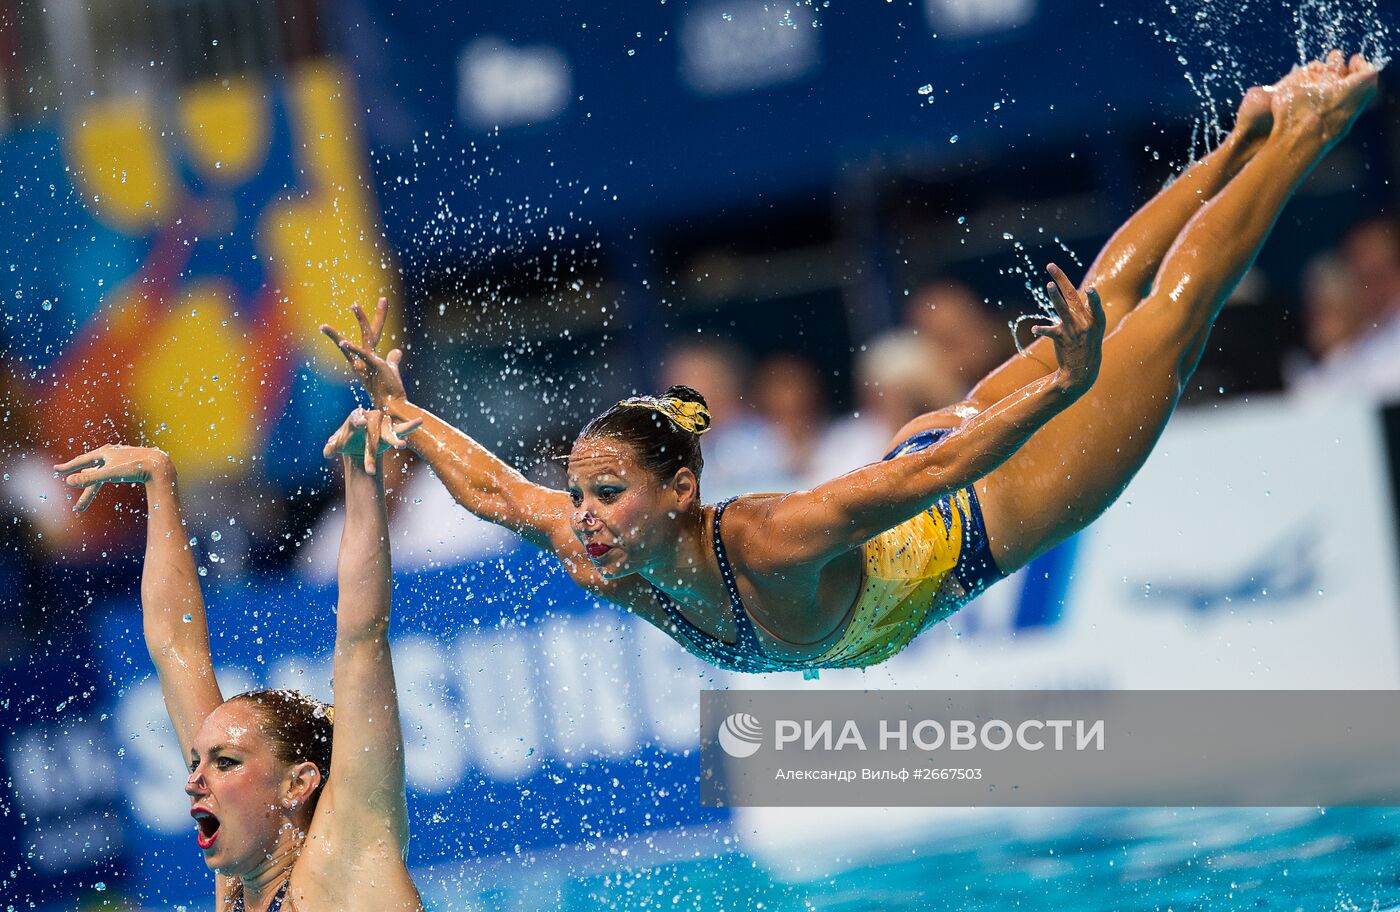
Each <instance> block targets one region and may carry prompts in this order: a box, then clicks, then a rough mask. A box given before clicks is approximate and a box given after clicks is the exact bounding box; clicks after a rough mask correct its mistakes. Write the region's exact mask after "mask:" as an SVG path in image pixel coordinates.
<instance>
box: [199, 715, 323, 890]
mask: <svg viewBox="0 0 1400 912" xmlns="http://www.w3.org/2000/svg"><path fill="white" fill-rule="evenodd" d="M332 714H333V710H332V708H331V707H330V706H327V705H326V704H324V703H321V702H320V701H318V700H314V699H312V698H311V697H308V696H306V695H304V694H300V693H297V692H296V691H294V690H257V691H250V692H249V693H244V694H239V695H238V696H236V697H232V698H230V699H229V700H227V701H225V702H224V703H223V704H222V705H221V706H220V707H219V708H218V709H216V710H214V711H213V712H212V713H210V714H209V715H208V716H207V717H206V718H205V720H204V724H203V725H201V726H200V729H199V731H198V732H197V733H196V734H195V737H194V740H193V741H192V742H191V743H190V756H189V757H186V758H185V759H186V762H187V763H188V765H189V770H190V775H189V778H188V779H187V780H186V781H185V793H186V794H187V795H189V796H190V816H192V817H194V819H195V824H196V826H197V827H198V831H197V834H196V839H197V841H198V844H199V847H200V849H202V850H203V851H204V862H205V864H207V865H208V866H209V867H211V868H213V869H215V870H217V871H218V872H219V873H221V874H226V875H230V876H239V875H247V874H249V873H251V872H254V871H256V870H257V869H258V868H259V867H260V866H262V865H264V864H266V863H267V862H268V860H269V859H271V858H273V857H275V856H276V855H278V854H279V853H280V852H281V851H282V850H284V848H288V847H292V846H294V845H295V844H296V843H297V842H298V838H299V836H300V835H302V834H304V833H305V832H306V829H307V828H308V827H309V826H310V825H311V816H312V814H313V813H314V812H315V810H316V801H317V799H319V798H320V796H321V790H322V789H323V788H324V787H325V784H326V777H327V776H328V775H329V774H330V768H331V732H332V727H331V723H332V718H333V715H332Z"/></svg>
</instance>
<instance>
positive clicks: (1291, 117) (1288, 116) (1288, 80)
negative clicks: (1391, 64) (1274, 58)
mask: <svg viewBox="0 0 1400 912" xmlns="http://www.w3.org/2000/svg"><path fill="white" fill-rule="evenodd" d="M1378 81H1379V72H1378V71H1377V70H1376V68H1375V66H1373V65H1372V64H1371V62H1370V61H1368V60H1367V59H1366V58H1365V57H1363V56H1362V55H1360V54H1356V55H1353V56H1352V58H1351V59H1350V60H1345V59H1344V58H1343V56H1342V53H1341V52H1340V51H1333V52H1331V53H1330V54H1328V55H1327V59H1326V60H1314V61H1312V62H1310V63H1309V64H1308V65H1307V66H1304V67H1298V68H1296V69H1294V70H1293V72H1291V73H1289V74H1288V75H1287V76H1285V77H1284V78H1282V79H1280V80H1279V81H1278V82H1277V83H1275V84H1274V86H1273V87H1272V88H1273V91H1272V92H1271V93H1270V97H1271V99H1272V109H1273V116H1274V120H1275V122H1276V123H1279V124H1284V125H1287V126H1289V127H1290V128H1291V129H1296V130H1303V131H1309V132H1315V133H1316V135H1317V136H1318V138H1319V139H1321V140H1322V143H1323V150H1324V151H1325V150H1326V149H1329V148H1331V147H1332V146H1333V145H1335V144H1336V143H1337V142H1338V141H1340V140H1341V139H1342V137H1344V136H1346V134H1347V133H1348V132H1349V131H1350V130H1351V125H1352V123H1353V122H1354V121H1355V120H1356V117H1357V115H1358V114H1360V113H1361V111H1362V110H1363V109H1365V107H1366V105H1367V104H1368V103H1369V102H1370V101H1371V99H1372V98H1374V97H1375V95H1376V88H1377V83H1378Z"/></svg>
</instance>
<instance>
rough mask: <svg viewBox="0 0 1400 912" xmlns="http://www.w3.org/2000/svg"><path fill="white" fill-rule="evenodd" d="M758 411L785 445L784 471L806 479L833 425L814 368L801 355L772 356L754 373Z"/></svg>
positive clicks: (797, 477) (794, 476)
mask: <svg viewBox="0 0 1400 912" xmlns="http://www.w3.org/2000/svg"><path fill="white" fill-rule="evenodd" d="M753 385H754V390H755V399H756V402H757V404H758V410H759V412H760V413H761V414H762V415H763V417H764V418H765V419H766V420H767V421H768V423H769V425H771V426H772V428H773V430H774V431H775V432H776V433H777V435H778V437H780V438H781V439H782V442H783V467H784V470H785V471H786V472H787V473H788V474H789V475H790V476H792V477H793V478H794V479H805V478H806V477H807V475H808V473H809V471H810V469H811V467H812V463H813V461H814V460H815V459H816V457H817V451H818V450H819V449H820V448H821V446H822V444H823V440H824V438H825V436H826V431H827V428H828V427H829V425H830V424H831V418H830V415H829V414H828V409H827V404H826V392H825V390H824V389H823V388H822V378H821V374H820V372H818V370H817V368H816V366H815V365H813V364H812V362H810V361H808V360H807V359H805V358H803V357H802V356H800V355H794V354H779V355H773V356H772V357H770V358H768V359H767V360H766V361H764V362H763V363H762V364H760V365H759V366H758V369H757V370H755V371H754V384H753Z"/></svg>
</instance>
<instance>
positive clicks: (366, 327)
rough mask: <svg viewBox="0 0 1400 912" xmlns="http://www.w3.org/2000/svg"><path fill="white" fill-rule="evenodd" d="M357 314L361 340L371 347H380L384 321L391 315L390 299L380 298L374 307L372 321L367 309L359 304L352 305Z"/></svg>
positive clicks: (352, 309)
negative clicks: (368, 316) (366, 314)
mask: <svg viewBox="0 0 1400 912" xmlns="http://www.w3.org/2000/svg"><path fill="white" fill-rule="evenodd" d="M350 309H351V311H353V312H354V314H355V319H356V320H358V321H359V323H360V341H361V342H363V343H364V344H365V345H367V346H369V347H370V348H371V349H375V348H378V347H379V340H380V338H381V337H382V336H383V334H384V321H385V320H386V319H387V318H388V316H389V299H388V298H380V299H379V303H378V304H377V305H376V306H375V308H374V320H373V321H371V320H369V319H368V318H367V317H366V316H365V309H364V308H363V307H361V306H360V305H359V304H353V305H351V307H350Z"/></svg>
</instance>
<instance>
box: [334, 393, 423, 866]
mask: <svg viewBox="0 0 1400 912" xmlns="http://www.w3.org/2000/svg"><path fill="white" fill-rule="evenodd" d="M367 416H368V417H367ZM371 420H376V414H375V413H364V412H359V411H357V412H356V415H354V416H352V418H351V420H350V421H348V422H347V423H346V426H345V427H344V428H342V431H341V432H340V433H338V434H337V438H332V443H333V444H337V443H338V444H339V445H337V446H334V447H333V446H332V445H331V444H328V445H327V448H328V449H333V451H334V452H339V453H340V454H341V457H340V460H341V465H342V466H343V467H344V470H345V529H344V531H343V532H342V533H341V537H340V565H339V571H338V575H337V578H338V582H339V587H340V596H339V600H338V602H337V606H336V619H335V656H334V658H333V660H332V675H333V680H334V682H335V727H334V732H335V734H334V735H333V741H332V744H331V758H332V759H331V769H332V772H331V776H330V778H329V780H328V781H327V783H326V791H325V794H324V796H323V797H322V799H321V800H322V802H323V805H322V807H321V808H318V810H317V815H316V819H317V824H319V825H323V826H326V827H329V828H330V829H331V834H328V835H330V838H331V844H334V845H337V846H347V847H350V848H353V849H354V850H355V852H354V853H353V854H355V855H360V854H362V853H363V852H366V851H371V852H373V851H381V850H382V851H384V852H386V853H397V854H399V855H402V854H403V853H404V852H406V851H407V848H408V805H407V801H406V798H405V796H404V757H403V733H402V730H401V729H400V727H399V702H398V694H397V692H396V690H395V687H394V667H393V665H392V664H391V663H390V655H389V595H390V588H391V583H390V573H391V566H390V559H389V520H388V514H387V512H386V510H385V506H384V484H383V480H382V478H381V476H380V473H379V472H377V471H375V472H373V473H372V472H370V471H369V469H371V468H373V467H374V465H373V460H374V459H375V458H377V456H378V455H379V454H378V452H377V451H375V450H371V451H370V452H369V453H365V443H364V440H365V427H366V426H367V424H368V423H369V422H370V421H371ZM398 430H399V433H406V430H405V429H404V428H400V429H398ZM376 442H377V438H376ZM367 462H368V465H367ZM323 810H324V813H323Z"/></svg>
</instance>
